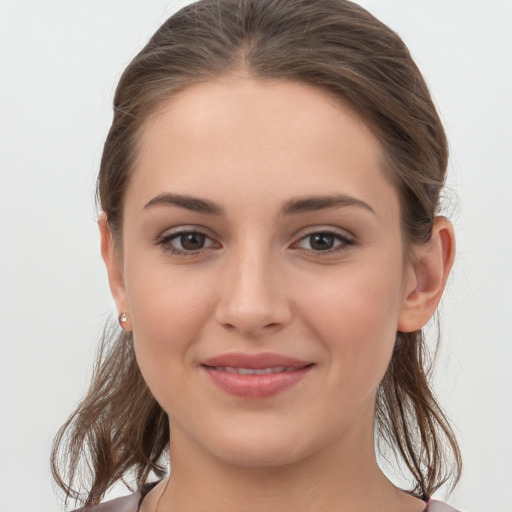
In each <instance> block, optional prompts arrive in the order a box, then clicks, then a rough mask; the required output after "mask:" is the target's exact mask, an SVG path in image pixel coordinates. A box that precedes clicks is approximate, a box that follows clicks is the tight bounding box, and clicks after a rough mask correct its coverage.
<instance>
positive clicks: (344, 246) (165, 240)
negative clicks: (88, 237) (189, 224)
mask: <svg viewBox="0 0 512 512" xmlns="http://www.w3.org/2000/svg"><path fill="white" fill-rule="evenodd" d="M184 235H199V236H201V237H204V239H205V240H210V241H211V242H212V243H211V245H209V246H208V247H201V248H200V249H197V250H183V249H176V248H175V247H172V245H171V243H172V241H173V240H176V239H180V238H181V237H182V236H184ZM315 235H327V236H329V237H333V238H334V239H335V240H337V241H338V243H337V244H335V245H334V247H332V248H330V249H326V250H312V249H306V248H301V249H302V250H303V251H304V252H305V253H306V254H307V255H309V256H314V257H322V256H323V255H328V254H333V253H337V252H340V251H346V250H348V249H349V248H350V246H351V245H353V244H354V240H353V239H352V238H350V237H348V236H346V235H342V234H341V233H339V232H337V231H334V230H329V229H321V230H317V231H311V232H310V233H307V234H305V235H304V236H302V237H301V238H300V239H299V240H298V241H297V242H295V243H294V244H293V245H292V247H296V248H300V247H298V245H299V244H300V243H301V242H303V241H304V240H307V239H308V238H311V237H313V236H315ZM157 244H158V245H160V246H161V247H162V248H163V249H164V250H165V251H168V252H170V253H171V254H173V255H177V256H196V255H199V254H202V253H203V252H204V251H205V250H209V249H210V248H211V247H214V246H215V242H213V240H212V239H211V237H209V236H208V235H207V234H205V233H203V232H202V231H199V230H193V229H187V230H182V231H178V232H175V233H172V234H169V235H166V236H163V237H161V238H159V239H158V240H157ZM217 247H218V246H217Z"/></svg>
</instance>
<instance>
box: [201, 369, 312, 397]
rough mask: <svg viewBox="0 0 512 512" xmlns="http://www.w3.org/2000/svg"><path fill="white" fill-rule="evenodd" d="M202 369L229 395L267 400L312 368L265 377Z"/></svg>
mask: <svg viewBox="0 0 512 512" xmlns="http://www.w3.org/2000/svg"><path fill="white" fill-rule="evenodd" d="M203 368H204V370H205V371H206V374H207V375H208V377H209V378H210V379H211V380H212V382H213V383H214V384H215V385H216V386H217V387H219V388H220V389H222V390H223V391H225V392H226V393H229V394H230V395H234V396H238V397H242V398H267V397H271V396H274V395H277V394H278V393H281V392H282V391H285V390H286V389H289V388H291V387H292V386H294V385H295V384H297V383H298V382H300V381H301V380H302V379H303V378H304V377H305V376H306V375H307V374H308V373H309V371H310V370H311V368H312V366H306V367H305V368H300V369H297V370H293V371H288V372H280V373H267V374H265V375H241V374H239V373H229V372H226V371H222V370H214V369H213V368H211V367H208V366H203Z"/></svg>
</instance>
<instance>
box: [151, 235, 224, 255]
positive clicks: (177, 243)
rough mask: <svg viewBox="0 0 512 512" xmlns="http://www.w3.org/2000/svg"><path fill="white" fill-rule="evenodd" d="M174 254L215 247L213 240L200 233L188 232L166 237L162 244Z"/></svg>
mask: <svg viewBox="0 0 512 512" xmlns="http://www.w3.org/2000/svg"><path fill="white" fill-rule="evenodd" d="M160 243H161V244H162V245H164V246H166V247H167V248H169V249H170V250H171V251H173V252H195V251H200V250H201V249H206V248H209V247H214V246H215V243H214V242H213V240H212V239H211V238H209V237H208V236H206V235H205V234H204V233H200V232H199V231H186V232H181V233H175V234H173V235H169V236H166V237H164V238H163V239H162V240H161V242H160Z"/></svg>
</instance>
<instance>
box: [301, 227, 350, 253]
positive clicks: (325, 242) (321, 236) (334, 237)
mask: <svg viewBox="0 0 512 512" xmlns="http://www.w3.org/2000/svg"><path fill="white" fill-rule="evenodd" d="M350 244H352V241H351V240H350V239H349V238H347V237H345V236H343V235H340V234H339V233H332V232H329V231H318V232H316V233H311V234H309V235H307V236H305V237H304V238H301V240H299V242H298V243H297V244H296V247H300V248H301V249H308V250H310V251H315V252H322V251H323V252H325V251H331V250H336V249H342V248H344V247H346V246H347V245H350Z"/></svg>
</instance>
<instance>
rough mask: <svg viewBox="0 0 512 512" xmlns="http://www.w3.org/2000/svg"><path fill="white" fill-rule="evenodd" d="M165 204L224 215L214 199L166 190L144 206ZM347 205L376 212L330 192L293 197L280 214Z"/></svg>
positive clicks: (351, 199)
mask: <svg viewBox="0 0 512 512" xmlns="http://www.w3.org/2000/svg"><path fill="white" fill-rule="evenodd" d="M165 205H168V206H178V207H179V208H184V209H186V210H191V211H194V212H197V213H204V214H207V215H219V216H220V215H224V208H222V206H220V205H218V204H217V203H214V202H213V201H209V200H208V199H201V198H199V197H194V196H188V195H183V194H171V193H169V192H164V193H162V194H159V195H158V196H156V197H154V198H153V199H151V201H149V202H148V203H147V204H146V205H145V206H144V208H153V207H155V206H165ZM347 206H357V207H359V208H363V209H365V210H367V211H369V212H371V213H373V214H375V210H374V209H373V208H372V207H371V206H370V205H369V204H368V203H365V202H364V201H362V200H361V199H357V198H355V197H352V196H349V195H346V194H329V195H318V196H304V197H297V198H292V199H290V200H289V201H287V202H286V203H285V204H284V205H283V207H282V208H281V212H280V214H281V215H297V214H301V213H307V212H313V211H318V210H327V209H330V208H343V207H347Z"/></svg>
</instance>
